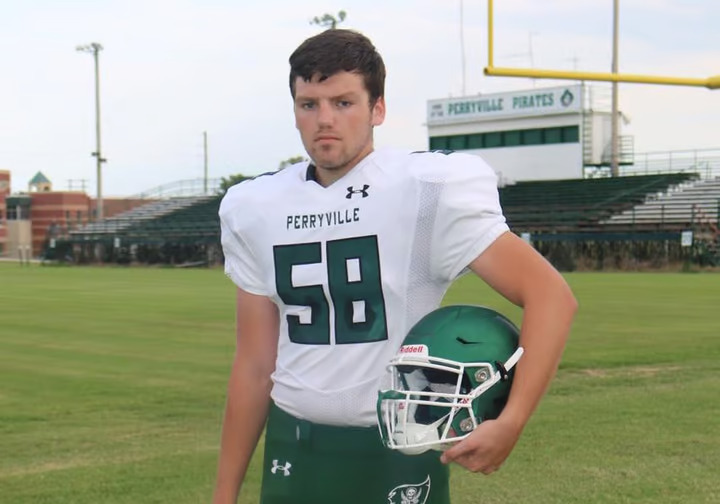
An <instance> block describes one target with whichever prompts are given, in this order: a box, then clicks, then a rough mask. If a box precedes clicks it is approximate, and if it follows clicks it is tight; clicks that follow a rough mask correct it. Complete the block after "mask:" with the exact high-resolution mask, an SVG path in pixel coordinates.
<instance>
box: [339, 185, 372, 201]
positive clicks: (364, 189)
mask: <svg viewBox="0 0 720 504" xmlns="http://www.w3.org/2000/svg"><path fill="white" fill-rule="evenodd" d="M369 188H370V186H369V185H367V184H363V186H362V189H355V188H354V187H353V186H350V187H348V188H347V191H348V193H347V194H346V195H345V197H346V198H347V199H350V198H352V197H353V196H354V195H356V194H362V197H363V198H367V197H368V192H367V190H368V189H369Z"/></svg>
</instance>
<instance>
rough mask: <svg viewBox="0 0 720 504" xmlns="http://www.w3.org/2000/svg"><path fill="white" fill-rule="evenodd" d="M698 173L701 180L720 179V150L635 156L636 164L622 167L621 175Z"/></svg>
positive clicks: (683, 151) (648, 153) (650, 153)
mask: <svg viewBox="0 0 720 504" xmlns="http://www.w3.org/2000/svg"><path fill="white" fill-rule="evenodd" d="M679 172H687V173H697V174H698V175H699V176H700V178H703V179H712V178H715V177H720V149H696V150H682V151H667V152H646V153H637V154H635V163H634V164H632V165H626V166H621V167H620V175H622V176H625V175H657V174H663V173H679Z"/></svg>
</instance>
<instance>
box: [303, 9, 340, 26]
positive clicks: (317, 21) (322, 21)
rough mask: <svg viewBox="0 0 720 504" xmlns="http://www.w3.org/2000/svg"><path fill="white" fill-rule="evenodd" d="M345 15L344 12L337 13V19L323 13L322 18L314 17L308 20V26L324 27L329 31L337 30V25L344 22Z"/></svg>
mask: <svg viewBox="0 0 720 504" xmlns="http://www.w3.org/2000/svg"><path fill="white" fill-rule="evenodd" d="M346 17H347V14H346V13H345V11H344V10H341V11H340V12H338V13H337V17H335V16H333V15H332V14H328V13H325V14H323V15H322V16H315V17H314V18H312V19H311V20H310V24H314V25H318V26H322V27H325V28H327V29H330V30H334V29H335V28H337V25H339V24H340V23H342V22H343V21H345V18H346Z"/></svg>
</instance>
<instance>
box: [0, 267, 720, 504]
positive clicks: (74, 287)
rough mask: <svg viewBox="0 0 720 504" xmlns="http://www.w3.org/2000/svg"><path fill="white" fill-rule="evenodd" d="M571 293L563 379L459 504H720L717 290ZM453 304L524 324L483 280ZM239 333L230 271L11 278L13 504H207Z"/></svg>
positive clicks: (685, 278)
mask: <svg viewBox="0 0 720 504" xmlns="http://www.w3.org/2000/svg"><path fill="white" fill-rule="evenodd" d="M567 278H568V280H569V282H570V283H571V285H572V287H573V289H574V291H575V293H576V295H577V297H578V299H579V301H580V311H579V312H578V316H577V321H576V324H575V326H574V330H573V334H572V336H571V340H570V343H569V345H568V348H567V351H566V353H565V356H564V359H563V363H562V366H561V370H560V372H559V374H558V377H557V378H556V380H555V381H554V383H553V386H552V388H551V390H550V392H549V393H548V395H547V396H546V398H545V400H544V401H543V403H542V404H541V405H540V407H539V409H538V411H537V413H536V414H535V416H534V417H533V419H532V421H531V422H530V424H529V425H528V427H527V428H526V430H525V433H524V435H523V437H522V439H521V441H520V443H519V444H518V445H517V447H516V449H515V451H514V452H513V454H512V455H511V457H510V458H509V459H508V461H507V463H506V464H505V466H504V467H503V469H502V470H501V471H499V472H498V473H496V474H494V475H492V476H490V477H485V476H482V475H476V474H470V473H468V472H466V471H464V470H463V469H461V468H459V467H456V468H454V470H453V473H452V478H453V489H454V493H453V499H454V500H453V502H454V504H475V503H478V502H483V503H506V502H517V503H530V502H532V503H587V502H593V503H595V502H597V503H625V502H627V503H631V502H632V503H637V502H640V503H658V502H662V503H666V502H667V503H683V504H685V503H711V502H712V503H714V502H720V477H718V468H720V421H718V418H720V378H719V376H720V374H719V371H720V339H719V338H720V334H719V333H720V331H719V330H718V329H719V328H720V316H719V315H718V311H717V307H718V304H719V303H718V301H720V277H718V276H717V275H713V274H685V275H683V274H670V273H667V274H651V273H636V274H632V273H627V274H621V273H599V274H595V273H578V274H571V275H568V276H567ZM446 302H450V303H461V302H475V303H481V304H488V305H490V306H493V307H495V308H498V309H500V310H502V311H503V312H505V313H507V314H508V315H510V316H511V317H513V318H515V320H519V316H520V310H518V309H517V308H515V307H513V306H510V305H509V304H508V303H507V302H505V301H504V300H502V299H500V298H499V297H498V296H497V295H495V294H494V293H492V292H491V291H489V290H488V289H487V288H486V287H485V286H483V285H482V284H481V283H480V282H479V281H478V280H477V279H475V278H473V277H470V276H468V277H464V278H463V279H461V280H460V281H459V282H458V283H457V284H456V285H455V286H454V287H453V289H452V290H451V291H450V293H449V294H448V297H447V299H446ZM233 326H234V289H233V286H232V284H231V283H230V281H229V280H227V279H226V278H225V277H224V276H223V274H222V272H221V271H219V270H210V271H208V270H175V269H145V268H138V269H122V268H66V267H39V266H33V267H27V268H21V267H19V266H17V265H13V264H0V503H2V504H25V503H27V504H30V503H32V504H42V503H53V504H55V503H60V504H63V503H68V504H69V503H72V504H89V503H93V504H96V503H108V504H110V503H128V504H129V503H133V504H135V503H207V502H209V500H210V495H211V492H212V484H213V478H214V471H215V461H216V457H217V448H218V438H219V432H220V426H221V420H222V408H223V403H224V399H225V398H224V395H225V383H226V380H227V375H228V371H229V365H230V362H231V359H232V353H233V344H234V335H233V334H234V333H233V331H234V328H233ZM259 458H260V457H259V456H256V457H255V458H254V460H253V464H252V466H251V469H250V474H249V478H248V481H247V483H246V485H245V487H244V489H243V492H242V494H241V498H240V502H241V503H242V504H250V503H255V502H257V490H258V486H259Z"/></svg>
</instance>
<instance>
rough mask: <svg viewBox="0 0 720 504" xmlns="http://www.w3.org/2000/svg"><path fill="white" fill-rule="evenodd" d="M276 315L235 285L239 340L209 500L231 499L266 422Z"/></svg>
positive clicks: (230, 503)
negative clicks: (212, 495)
mask: <svg viewBox="0 0 720 504" xmlns="http://www.w3.org/2000/svg"><path fill="white" fill-rule="evenodd" d="M278 331H279V319H278V312H277V307H276V306H275V304H274V303H273V302H272V301H271V300H270V299H268V298H267V297H264V296H256V295H254V294H250V293H248V292H245V291H243V290H242V289H238V297H237V345H236V350H235V358H234V360H233V365H232V370H231V372H230V380H229V383H228V391H227V402H226V405H225V418H224V420H223V430H222V438H221V442H220V458H219V462H218V471H217V481H216V484H215V494H214V497H213V504H235V503H236V501H237V496H238V493H239V492H240V486H241V485H242V481H243V479H244V477H245V472H246V471H247V467H248V464H249V463H250V458H251V457H252V454H253V451H254V450H255V447H256V445H257V442H258V439H259V438H260V434H261V433H262V430H263V427H264V426H265V420H266V417H267V412H268V407H269V404H270V390H271V388H272V382H271V378H270V375H271V374H272V372H273V371H274V369H275V358H276V356H277V342H278Z"/></svg>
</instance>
